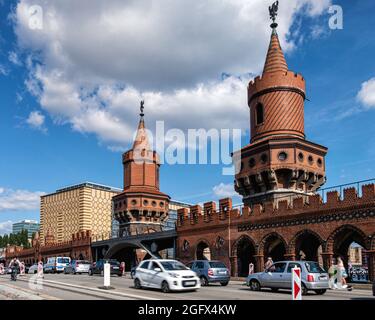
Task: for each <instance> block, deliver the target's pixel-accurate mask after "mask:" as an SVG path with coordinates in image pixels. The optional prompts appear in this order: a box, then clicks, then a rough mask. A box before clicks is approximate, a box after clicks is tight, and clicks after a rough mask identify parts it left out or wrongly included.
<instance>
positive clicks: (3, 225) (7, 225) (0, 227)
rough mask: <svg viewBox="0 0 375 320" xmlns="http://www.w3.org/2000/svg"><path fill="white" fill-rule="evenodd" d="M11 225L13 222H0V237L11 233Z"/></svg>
mask: <svg viewBox="0 0 375 320" xmlns="http://www.w3.org/2000/svg"><path fill="white" fill-rule="evenodd" d="M12 225H13V221H10V220H8V221H3V222H0V236H2V235H4V234H9V233H11V232H12Z"/></svg>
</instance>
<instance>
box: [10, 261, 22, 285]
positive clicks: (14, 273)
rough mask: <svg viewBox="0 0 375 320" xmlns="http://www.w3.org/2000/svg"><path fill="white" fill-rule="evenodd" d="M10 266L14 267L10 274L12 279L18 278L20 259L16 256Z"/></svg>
mask: <svg viewBox="0 0 375 320" xmlns="http://www.w3.org/2000/svg"><path fill="white" fill-rule="evenodd" d="M9 268H11V269H12V273H11V275H10V277H11V279H12V280H16V279H17V274H18V272H19V268H20V261H19V260H18V259H17V258H14V259H13V260H12V261H11V262H10V264H9Z"/></svg>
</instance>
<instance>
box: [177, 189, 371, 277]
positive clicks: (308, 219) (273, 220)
mask: <svg viewBox="0 0 375 320" xmlns="http://www.w3.org/2000/svg"><path fill="white" fill-rule="evenodd" d="M361 191H362V192H361V196H359V195H358V190H357V189H356V188H347V189H344V190H343V195H342V199H341V197H340V194H339V192H338V191H331V192H328V193H327V197H326V201H325V202H323V200H322V198H321V196H320V195H312V196H304V197H301V198H298V199H294V200H292V201H288V200H284V199H281V200H279V201H278V202H277V203H276V204H274V203H272V202H269V203H266V204H265V205H263V206H262V205H260V204H256V205H254V206H253V207H252V208H250V207H247V206H244V207H241V208H233V206H232V199H230V198H226V199H221V200H219V204H218V210H217V209H216V203H215V202H207V203H204V204H203V210H202V207H201V206H199V205H194V206H191V207H190V210H189V209H186V208H184V209H180V210H178V212H177V214H178V220H177V232H178V243H177V256H178V257H179V258H180V259H181V260H183V261H184V262H187V261H189V260H194V259H196V258H197V256H196V254H197V253H196V249H197V246H198V244H199V243H200V242H202V241H203V242H205V243H208V244H209V248H210V251H211V257H212V259H220V260H223V261H224V262H226V263H227V265H229V266H230V267H231V269H232V274H233V275H236V273H237V266H236V263H237V258H238V257H237V251H236V250H238V245H239V243H240V241H243V239H246V241H248V242H249V243H251V244H252V245H253V246H254V261H255V262H256V266H257V269H258V270H259V269H262V268H263V263H264V255H265V254H266V253H265V251H264V250H265V248H266V246H267V243H268V241H269V239H271V238H272V239H276V238H278V239H280V243H282V244H283V245H284V246H285V254H284V258H286V259H292V260H294V259H295V258H296V250H297V248H296V246H297V243H298V239H299V237H300V236H302V235H304V234H309V235H311V236H312V237H315V238H314V239H316V241H318V242H319V244H321V248H322V249H321V250H322V252H321V257H322V261H323V264H324V266H325V267H328V266H329V265H330V263H331V259H332V257H334V256H335V255H342V252H337V251H338V250H339V249H340V248H339V247H340V246H344V245H343V244H342V243H343V242H345V241H346V240H345V238H348V239H351V238H350V237H352V240H353V242H354V241H356V242H360V244H361V245H362V246H363V247H364V248H365V250H366V251H365V252H366V254H367V256H368V263H369V269H370V275H371V278H372V279H374V276H375V272H374V255H375V185H374V184H369V185H364V186H362V188H361ZM222 239H224V242H223V241H222ZM219 240H220V241H219ZM184 243H185V245H183V244H184ZM186 243H188V245H187V246H186ZM183 249H184V250H183ZM335 250H336V251H335ZM340 250H341V251H342V249H340ZM344 259H345V257H344Z"/></svg>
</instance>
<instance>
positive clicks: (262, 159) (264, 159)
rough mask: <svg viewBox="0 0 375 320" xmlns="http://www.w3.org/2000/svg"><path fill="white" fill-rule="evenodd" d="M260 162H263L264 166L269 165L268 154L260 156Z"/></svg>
mask: <svg viewBox="0 0 375 320" xmlns="http://www.w3.org/2000/svg"><path fill="white" fill-rule="evenodd" d="M260 161H261V162H262V163H263V164H265V163H267V161H268V156H267V154H265V153H263V154H262V155H261V156H260Z"/></svg>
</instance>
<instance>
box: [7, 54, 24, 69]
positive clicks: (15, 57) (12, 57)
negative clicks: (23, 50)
mask: <svg viewBox="0 0 375 320" xmlns="http://www.w3.org/2000/svg"><path fill="white" fill-rule="evenodd" d="M8 59H9V61H10V62H12V63H13V64H15V65H17V66H21V65H22V62H21V60H20V59H19V57H18V54H17V53H16V52H14V51H10V52H9V54H8Z"/></svg>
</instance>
